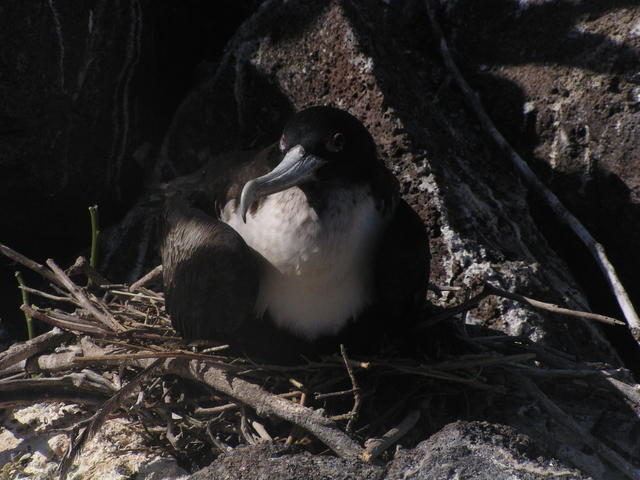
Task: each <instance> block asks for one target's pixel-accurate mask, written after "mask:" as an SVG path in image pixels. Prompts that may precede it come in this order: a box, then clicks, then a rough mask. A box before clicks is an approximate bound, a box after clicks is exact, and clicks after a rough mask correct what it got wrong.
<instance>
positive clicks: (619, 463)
mask: <svg viewBox="0 0 640 480" xmlns="http://www.w3.org/2000/svg"><path fill="white" fill-rule="evenodd" d="M520 381H521V382H522V384H523V385H524V387H525V388H526V389H527V390H528V391H529V393H531V395H533V397H534V398H535V399H536V400H538V401H539V402H540V403H541V404H542V406H543V407H544V408H545V410H547V412H548V413H549V414H550V415H551V416H552V417H553V418H554V420H555V421H556V422H558V423H559V424H560V425H562V426H563V427H565V428H566V429H567V430H569V431H570V432H572V433H573V434H574V436H575V437H574V438H576V440H578V441H579V442H580V443H583V444H585V445H587V446H588V447H589V448H591V449H592V450H593V451H594V452H596V453H597V454H598V455H601V456H602V457H604V458H605V459H606V460H607V461H608V462H610V463H611V464H612V465H613V466H614V467H616V468H617V469H618V470H620V471H621V472H622V473H623V474H624V475H626V476H627V477H628V478H630V479H631V480H638V478H640V470H638V469H637V468H635V467H634V466H633V465H631V464H630V463H629V462H627V461H626V460H625V459H624V458H622V457H621V456H620V455H619V454H618V453H617V452H615V451H614V450H612V449H610V448H609V447H607V446H606V445H605V444H604V443H602V442H601V441H600V440H598V439H597V438H596V437H594V436H593V435H591V434H590V433H589V432H588V431H586V430H585V429H584V428H582V427H581V426H580V425H579V424H578V422H576V421H575V420H574V419H573V418H572V417H571V416H570V415H567V413H566V412H564V411H563V410H562V409H561V408H560V407H558V405H556V404H555V403H554V402H553V401H552V400H551V399H550V398H549V397H547V396H546V395H545V394H544V393H543V392H542V390H540V389H539V388H538V386H537V385H536V384H535V383H533V382H532V381H531V380H529V379H528V378H525V377H522V376H520Z"/></svg>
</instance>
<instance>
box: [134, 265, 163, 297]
mask: <svg viewBox="0 0 640 480" xmlns="http://www.w3.org/2000/svg"><path fill="white" fill-rule="evenodd" d="M160 275H162V265H158V266H157V267H155V268H154V269H152V270H151V271H150V272H149V273H147V274H146V275H145V276H143V277H142V278H141V279H140V280H137V281H135V282H133V283H132V284H131V286H130V287H129V290H131V291H132V292H135V291H136V290H138V289H139V288H141V287H144V286H145V285H147V284H148V283H149V282H151V281H152V280H155V279H156V278H157V277H159V276H160Z"/></svg>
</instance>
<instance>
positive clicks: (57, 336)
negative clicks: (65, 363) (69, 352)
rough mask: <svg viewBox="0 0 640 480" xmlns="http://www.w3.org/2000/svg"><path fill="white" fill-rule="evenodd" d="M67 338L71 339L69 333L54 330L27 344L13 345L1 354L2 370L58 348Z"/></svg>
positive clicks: (0, 363)
mask: <svg viewBox="0 0 640 480" xmlns="http://www.w3.org/2000/svg"><path fill="white" fill-rule="evenodd" d="M67 338H69V335H68V334H67V333H65V332H63V331H61V330H60V329H58V328H54V329H53V330H50V331H48V332H47V333H43V334H42V335H38V336H37V337H35V338H32V339H31V340H27V341H26V342H22V343H16V344H14V345H11V346H10V347H9V348H7V349H6V350H5V351H4V352H0V370H4V369H5V368H7V367H10V366H11V365H14V364H16V363H18V362H20V361H22V360H24V359H25V358H29V357H31V356H32V355H35V354H36V353H40V352H43V351H45V350H49V349H51V348H53V347H57V346H58V345H60V344H61V343H62V342H64V341H65V340H66V339H67Z"/></svg>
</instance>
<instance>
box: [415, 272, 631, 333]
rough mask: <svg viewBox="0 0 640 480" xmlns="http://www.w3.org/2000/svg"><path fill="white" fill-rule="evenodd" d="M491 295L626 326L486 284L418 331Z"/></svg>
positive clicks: (597, 314) (420, 327)
mask: <svg viewBox="0 0 640 480" xmlns="http://www.w3.org/2000/svg"><path fill="white" fill-rule="evenodd" d="M490 295H496V296H498V297H503V298H508V299H510V300H515V301H516V302H519V303H525V304H527V305H529V306H530V307H533V308H535V309H536V310H542V311H545V312H552V313H557V314H560V315H566V316H569V317H576V318H584V319H585V320H595V321H597V322H602V323H607V324H609V325H625V323H624V322H621V321H620V320H617V319H615V318H612V317H608V316H606V315H600V314H599V313H591V312H581V311H579V310H570V309H568V308H563V307H560V306H558V305H555V304H553V303H547V302H542V301H540V300H535V299H533V298H530V297H525V296H524V295H520V294H519V293H512V292H508V291H506V290H502V289H501V288H498V287H494V286H493V285H491V284H489V283H485V284H484V285H483V287H482V290H481V291H480V293H478V294H477V295H476V296H474V297H473V298H470V299H469V300H466V301H464V302H462V303H461V304H460V305H456V306H455V307H451V308H447V309H446V310H444V311H442V312H440V313H438V314H437V315H434V316H433V317H431V318H428V319H427V320H425V321H424V322H420V323H419V324H418V325H416V327H415V328H416V330H421V329H423V328H426V327H429V326H431V325H434V324H436V323H438V322H441V321H442V320H446V319H447V318H449V317H452V316H454V315H458V314H459V313H464V312H467V311H469V310H471V309H472V308H474V307H475V306H476V305H478V304H479V303H480V302H481V301H482V300H484V299H485V298H486V297H488V296H490Z"/></svg>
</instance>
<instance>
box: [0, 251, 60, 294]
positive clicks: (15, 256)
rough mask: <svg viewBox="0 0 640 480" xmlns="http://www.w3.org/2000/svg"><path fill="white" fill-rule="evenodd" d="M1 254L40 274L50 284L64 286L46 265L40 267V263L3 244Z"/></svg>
mask: <svg viewBox="0 0 640 480" xmlns="http://www.w3.org/2000/svg"><path fill="white" fill-rule="evenodd" d="M0 253H1V254H3V255H4V256H5V257H8V258H10V259H11V260H13V261H14V262H17V263H19V264H20V265H24V266H25V267H27V268H28V269H30V270H33V271H34V272H36V273H39V274H40V275H42V276H43V277H44V278H46V279H47V280H49V281H50V282H52V283H55V284H56V285H58V286H63V285H62V283H60V280H59V279H58V278H57V277H56V276H55V275H54V274H53V273H52V272H51V270H49V269H48V268H45V267H44V265H40V264H39V263H37V262H34V261H33V260H31V259H29V258H27V257H25V256H24V255H22V254H21V253H18V252H16V251H15V250H12V249H11V248H9V247H7V246H6V245H4V244H2V243H0Z"/></svg>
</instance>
